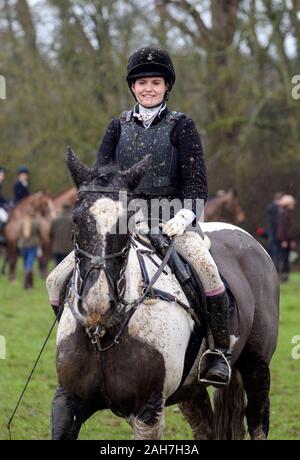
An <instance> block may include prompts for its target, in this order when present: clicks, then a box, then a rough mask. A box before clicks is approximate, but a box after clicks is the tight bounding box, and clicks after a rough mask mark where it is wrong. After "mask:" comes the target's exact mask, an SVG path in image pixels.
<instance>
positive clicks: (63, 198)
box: [52, 187, 77, 214]
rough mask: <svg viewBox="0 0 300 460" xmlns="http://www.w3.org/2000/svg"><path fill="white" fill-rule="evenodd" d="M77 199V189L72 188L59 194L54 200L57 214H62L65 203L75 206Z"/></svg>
mask: <svg viewBox="0 0 300 460" xmlns="http://www.w3.org/2000/svg"><path fill="white" fill-rule="evenodd" d="M76 197H77V193H76V188H75V187H70V188H68V189H67V190H64V191H63V192H60V193H58V194H57V195H55V196H54V197H53V198H52V201H53V206H54V208H55V211H56V213H57V214H61V212H62V207H63V205H64V204H65V203H72V204H75V201H76Z"/></svg>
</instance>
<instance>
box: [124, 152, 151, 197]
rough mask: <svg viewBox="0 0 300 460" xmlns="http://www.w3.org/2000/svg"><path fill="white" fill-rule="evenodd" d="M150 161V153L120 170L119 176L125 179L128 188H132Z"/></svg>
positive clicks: (137, 183) (136, 184)
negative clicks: (129, 166) (127, 167)
mask: <svg viewBox="0 0 300 460" xmlns="http://www.w3.org/2000/svg"><path fill="white" fill-rule="evenodd" d="M150 163H151V155H146V156H145V157H144V158H143V159H142V160H141V161H139V162H138V163H136V164H135V165H133V166H131V168H129V169H126V170H125V171H122V172H121V176H122V177H123V178H124V179H125V181H126V184H127V187H128V189H129V190H130V191H131V190H134V189H135V188H136V187H137V186H138V185H139V182H140V180H141V179H142V177H143V176H144V175H145V173H146V171H147V169H148V168H149V166H150Z"/></svg>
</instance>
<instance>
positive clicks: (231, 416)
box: [212, 368, 246, 439]
mask: <svg viewBox="0 0 300 460" xmlns="http://www.w3.org/2000/svg"><path fill="white" fill-rule="evenodd" d="M245 408H246V395H245V390H244V385H243V381H242V377H241V375H240V373H239V372H238V370H237V369H234V368H233V369H232V375H231V380H230V383H229V385H228V386H227V387H225V388H222V389H217V390H215V394H214V417H213V438H212V439H244V437H245V434H246V430H245V425H244V415H245Z"/></svg>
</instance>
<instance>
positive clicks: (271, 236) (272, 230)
mask: <svg viewBox="0 0 300 460" xmlns="http://www.w3.org/2000/svg"><path fill="white" fill-rule="evenodd" d="M282 196H283V193H282V192H277V193H275V195H274V199H273V201H272V203H269V204H268V206H267V221H268V229H267V236H268V253H269V255H270V257H271V259H272V260H273V263H274V265H275V267H276V269H277V270H278V264H279V257H280V244H279V241H278V239H277V225H278V210H279V202H280V199H281V197H282Z"/></svg>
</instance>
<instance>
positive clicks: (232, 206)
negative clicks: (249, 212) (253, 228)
mask: <svg viewBox="0 0 300 460" xmlns="http://www.w3.org/2000/svg"><path fill="white" fill-rule="evenodd" d="M224 196H225V197H226V200H225V210H226V211H227V212H228V215H229V216H230V222H232V223H234V224H236V225H240V224H242V223H243V222H244V221H245V219H246V214H245V212H244V210H243V208H242V206H241V204H240V202H239V199H238V195H237V192H236V190H234V189H230V190H229V191H228V192H227V193H226V194H225V195H224Z"/></svg>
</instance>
